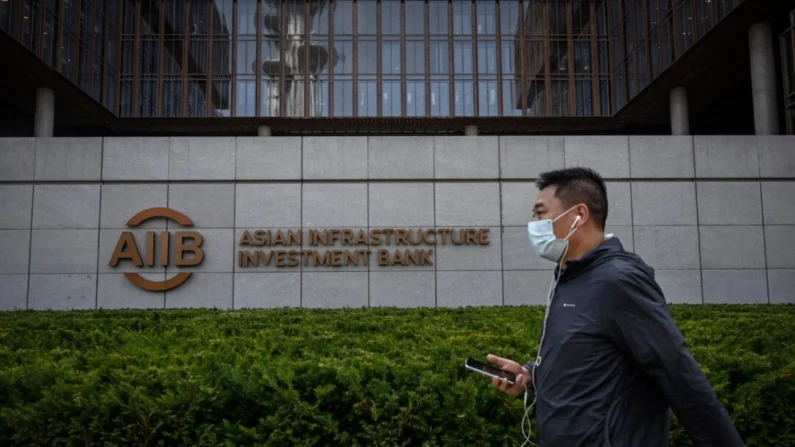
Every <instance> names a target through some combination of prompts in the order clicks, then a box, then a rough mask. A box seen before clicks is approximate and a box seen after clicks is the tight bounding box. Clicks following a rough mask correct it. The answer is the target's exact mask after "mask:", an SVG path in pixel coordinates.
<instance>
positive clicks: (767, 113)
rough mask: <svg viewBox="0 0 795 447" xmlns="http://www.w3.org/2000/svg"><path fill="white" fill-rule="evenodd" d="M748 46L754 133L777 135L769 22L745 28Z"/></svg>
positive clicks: (774, 66)
mask: <svg viewBox="0 0 795 447" xmlns="http://www.w3.org/2000/svg"><path fill="white" fill-rule="evenodd" d="M748 47H749V49H750V53H751V54H750V56H751V92H752V94H753V100H754V127H755V130H756V134H757V135H778V105H777V103H776V61H775V59H774V56H773V30H772V28H771V26H770V23H769V22H759V23H754V24H753V25H751V27H750V28H749V29H748Z"/></svg>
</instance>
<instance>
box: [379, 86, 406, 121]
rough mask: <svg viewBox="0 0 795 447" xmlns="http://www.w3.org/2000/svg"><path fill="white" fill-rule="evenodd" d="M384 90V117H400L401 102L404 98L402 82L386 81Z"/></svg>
mask: <svg viewBox="0 0 795 447" xmlns="http://www.w3.org/2000/svg"><path fill="white" fill-rule="evenodd" d="M382 90H383V94H382V99H383V103H382V105H381V110H382V112H383V116H400V108H401V105H400V102H401V98H402V95H401V94H400V80H399V79H385V80H384V82H383V87H382Z"/></svg>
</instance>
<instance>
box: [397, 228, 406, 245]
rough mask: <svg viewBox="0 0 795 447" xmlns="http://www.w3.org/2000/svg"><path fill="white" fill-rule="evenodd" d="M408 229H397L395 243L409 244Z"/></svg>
mask: <svg viewBox="0 0 795 447" xmlns="http://www.w3.org/2000/svg"><path fill="white" fill-rule="evenodd" d="M406 233H408V231H406V230H395V245H408V242H406V239H407V238H408V234H406Z"/></svg>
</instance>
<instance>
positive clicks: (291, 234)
mask: <svg viewBox="0 0 795 447" xmlns="http://www.w3.org/2000/svg"><path fill="white" fill-rule="evenodd" d="M301 234H302V233H301V231H300V230H299V231H293V230H287V239H288V244H287V245H301Z"/></svg>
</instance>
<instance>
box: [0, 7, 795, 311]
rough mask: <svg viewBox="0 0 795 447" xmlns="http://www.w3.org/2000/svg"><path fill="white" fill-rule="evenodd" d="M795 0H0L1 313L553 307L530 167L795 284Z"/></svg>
mask: <svg viewBox="0 0 795 447" xmlns="http://www.w3.org/2000/svg"><path fill="white" fill-rule="evenodd" d="M793 43H795V1H780V0H778V1H772V0H770V1H768V0H743V1H739V0H711V1H710V0H615V1H613V0H477V1H470V0H466V1H464V0H450V1H448V0H439V1H436V0H395V1H386V0H382V1H376V0H337V1H334V0H331V1H315V0H208V1H198V0H125V1H112V0H95V1H92V0H11V1H8V2H0V54H2V55H3V56H4V58H3V60H4V61H6V67H4V70H3V72H2V73H0V252H2V253H3V254H4V255H5V256H3V257H2V259H0V309H4V310H9V309H48V308H54V309H72V308H79V309H86V308H89V309H93V308H121V307H135V308H163V307H166V308H174V307H220V308H245V307H280V306H291V307H298V306H301V307H360V306H428V307H434V306H463V305H520V304H543V303H544V300H545V294H546V291H547V287H548V283H549V280H550V279H551V276H550V275H551V267H552V266H551V265H547V264H546V263H544V262H540V261H537V260H535V259H534V258H533V254H532V251H531V249H530V245H529V243H528V241H527V235H526V225H527V222H528V221H529V220H530V218H531V215H532V209H531V208H532V202H533V199H534V197H535V194H536V190H535V187H534V186H533V181H534V179H535V178H536V177H537V175H538V174H539V173H540V172H543V171H545V170H549V169H557V168H563V167H571V166H588V167H592V168H594V169H596V170H597V171H599V172H600V173H601V174H602V175H603V176H604V177H605V178H606V180H607V182H608V194H609V215H608V228H607V232H608V233H611V234H613V235H614V237H617V238H619V239H620V240H621V242H622V243H623V244H624V246H625V247H626V248H627V249H628V250H631V251H634V252H636V253H638V254H640V255H641V256H642V257H643V258H644V259H645V260H646V261H647V262H648V263H649V264H650V265H651V266H652V267H653V268H654V269H655V271H656V275H657V280H658V282H659V283H660V285H661V286H662V288H663V290H664V292H665V294H666V298H667V299H668V300H669V301H671V302H680V303H787V302H793V301H795V295H793V294H792V292H791V290H793V288H795V263H793V261H792V260H791V256H790V255H789V254H790V253H791V251H792V250H793V249H795V246H793V241H795V238H793V237H791V234H792V233H793V232H794V231H795V213H794V212H793V210H795V199H793V198H795V136H794V135H792V134H793V133H795V81H793V80H795V49H794V48H795V45H793Z"/></svg>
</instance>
